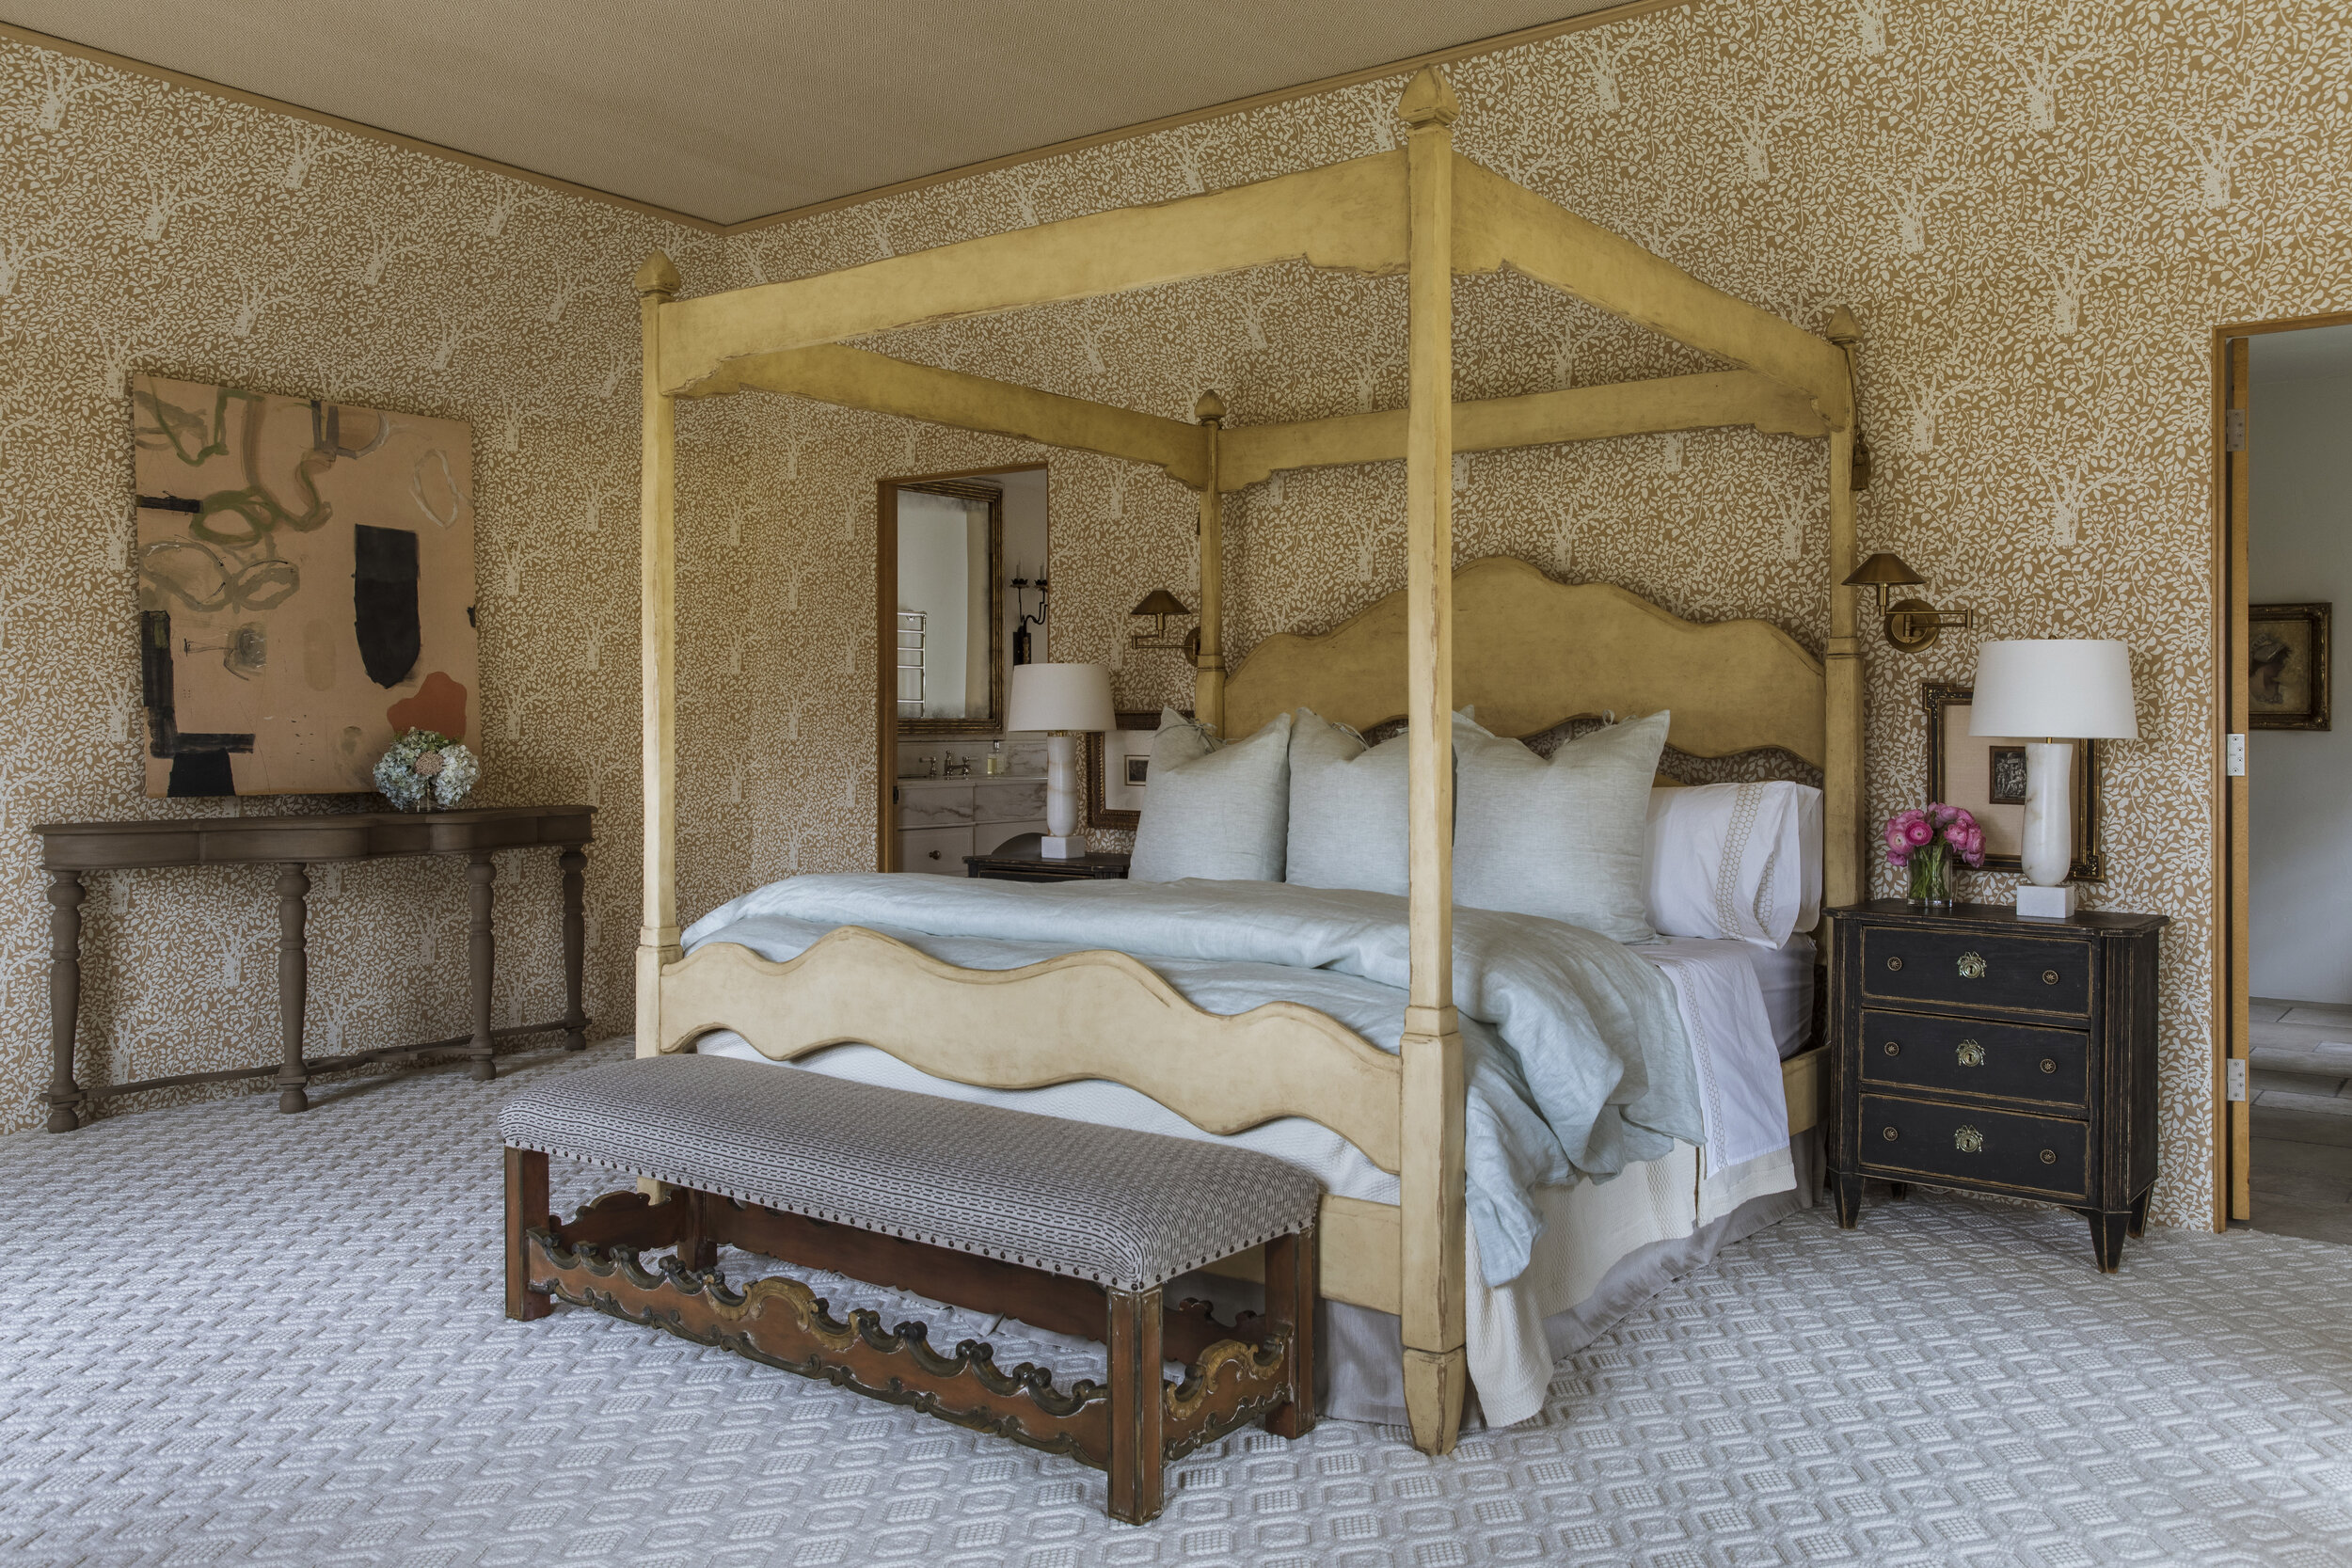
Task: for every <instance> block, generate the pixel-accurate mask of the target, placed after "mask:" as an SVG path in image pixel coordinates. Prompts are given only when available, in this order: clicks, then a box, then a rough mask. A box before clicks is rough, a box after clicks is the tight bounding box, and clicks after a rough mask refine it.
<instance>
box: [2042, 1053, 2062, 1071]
mask: <svg viewBox="0 0 2352 1568" xmlns="http://www.w3.org/2000/svg"><path fill="white" fill-rule="evenodd" d="M2057 1070H2058V1063H2056V1062H2054V1061H2052V1060H2051V1059H2050V1058H2049V1057H2047V1056H2044V1057H2042V1071H2044V1072H2056V1071H2057Z"/></svg>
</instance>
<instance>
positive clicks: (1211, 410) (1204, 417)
mask: <svg viewBox="0 0 2352 1568" xmlns="http://www.w3.org/2000/svg"><path fill="white" fill-rule="evenodd" d="M1192 417H1193V418H1194V419H1196V420H1200V422H1201V423H1202V424H1216V423H1217V422H1219V421H1220V420H1223V419H1224V418H1225V400H1224V399H1223V398H1221V397H1218V396H1217V395H1216V392H1214V391H1208V392H1203V393H1201V394H1200V402H1199V403H1196V404H1193V405H1192Z"/></svg>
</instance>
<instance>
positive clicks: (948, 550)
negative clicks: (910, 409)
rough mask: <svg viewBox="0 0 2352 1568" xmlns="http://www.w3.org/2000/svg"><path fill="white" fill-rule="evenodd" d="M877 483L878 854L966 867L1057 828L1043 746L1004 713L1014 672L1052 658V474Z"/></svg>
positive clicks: (954, 869) (999, 471)
mask: <svg viewBox="0 0 2352 1568" xmlns="http://www.w3.org/2000/svg"><path fill="white" fill-rule="evenodd" d="M876 492H877V511H878V522H879V526H878V527H877V529H876V530H875V538H876V541H877V546H876V550H875V555H876V562H875V567H876V571H875V605H876V608H877V610H878V612H879V615H878V621H877V626H876V639H875V645H876V649H877V653H878V656H879V657H878V659H877V663H876V671H875V675H876V682H877V685H876V706H875V715H876V721H875V729H876V733H877V736H878V737H879V741H878V746H877V768H876V775H875V776H876V778H877V780H878V781H879V787H878V788H877V789H876V791H875V794H876V797H877V810H876V814H875V816H876V824H875V841H874V863H875V866H876V868H877V869H879V870H882V871H928V872H934V873H937V874H940V875H943V876H954V877H961V876H963V875H964V874H965V866H964V857H965V856H967V855H975V854H987V853H990V852H991V851H993V850H994V849H997V848H999V847H1002V845H1003V844H1004V843H1005V841H1006V840H1008V839H1009V838H1013V837H1017V836H1019V835H1020V834H1022V833H1024V832H1037V833H1041V832H1044V831H1045V784H1044V771H1045V769H1044V764H1043V760H1042V759H1043V752H1044V746H1043V742H1042V740H1040V739H1037V738H1036V737H1033V736H1024V737H1020V738H1021V739H1022V740H1025V741H1028V742H1031V743H1030V744H1027V745H1022V744H1016V742H1015V737H1013V736H1008V735H1007V734H1006V731H1005V728H1004V719H1005V711H1006V702H1007V698H1008V695H1009V691H1010V689H1011V684H1012V667H1013V666H1014V665H1015V664H1016V663H1031V662H1042V661H1043V660H1044V659H1045V658H1046V657H1047V654H1046V650H1045V639H1046V635H1047V625H1046V623H1047V619H1048V614H1049V610H1050V603H1049V600H1050V594H1051V592H1052V584H1051V582H1050V580H1049V578H1048V576H1047V568H1046V554H1047V545H1048V530H1047V518H1046V470H1045V468H1044V467H1041V466H1038V465H1025V466H1021V467H1002V468H977V469H970V468H967V469H960V470H958V471H956V472H953V473H944V474H917V475H909V476H906V477H902V478H897V479H885V480H882V481H881V482H880V483H879V484H878V485H877V487H876ZM1030 752H1035V753H1036V756H1035V757H1032V756H1030V754H1029V753H1030ZM1032 762H1034V763H1035V766H1034V767H1031V766H1029V764H1030V763H1032ZM1031 775H1035V778H1034V780H1033V781H1032V780H1031V777H1030V776H1031ZM1032 782H1033V783H1034V786H1035V787H1034V789H1030V788H1028V787H1027V786H1028V785H1029V784H1031V783H1032ZM1031 794H1034V796H1035V797H1036V799H1035V800H1034V801H1032V800H1030V799H1029V796H1030V795H1031ZM1031 806H1034V809H1033V810H1031V809H1029V808H1030V807H1031Z"/></svg>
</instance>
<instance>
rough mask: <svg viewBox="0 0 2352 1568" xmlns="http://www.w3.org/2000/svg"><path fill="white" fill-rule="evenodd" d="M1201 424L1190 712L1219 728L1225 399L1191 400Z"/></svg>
mask: <svg viewBox="0 0 2352 1568" xmlns="http://www.w3.org/2000/svg"><path fill="white" fill-rule="evenodd" d="M1192 413H1193V418H1195V419H1197V420H1200V424H1201V435H1202V437H1203V445H1202V450H1203V451H1205V452H1206V453H1207V455H1208V473H1207V479H1206V481H1205V483H1202V484H1201V486H1200V653H1199V654H1198V655H1197V656H1196V657H1195V658H1194V660H1193V676H1192V716H1193V719H1194V720H1195V721H1198V722H1200V723H1203V724H1207V725H1209V726H1211V727H1212V728H1213V729H1215V730H1216V733H1217V734H1219V735H1223V734H1224V733H1225V512H1224V503H1223V501H1222V500H1221V499H1219V494H1218V491H1217V487H1216V437H1217V432H1218V431H1219V430H1220V429H1221V428H1222V427H1223V425H1224V422H1225V400H1224V399H1223V398H1221V397H1218V396H1217V395H1216V393H1215V392H1203V393H1201V394H1200V402H1199V403H1196V404H1193V405H1192Z"/></svg>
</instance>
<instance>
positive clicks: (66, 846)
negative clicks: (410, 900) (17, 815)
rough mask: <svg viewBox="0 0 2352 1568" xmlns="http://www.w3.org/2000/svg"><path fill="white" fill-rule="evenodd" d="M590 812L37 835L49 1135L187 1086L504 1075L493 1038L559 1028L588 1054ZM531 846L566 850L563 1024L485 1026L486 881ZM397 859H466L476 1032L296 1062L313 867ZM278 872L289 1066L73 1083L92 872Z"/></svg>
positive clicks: (50, 830) (212, 820)
mask: <svg viewBox="0 0 2352 1568" xmlns="http://www.w3.org/2000/svg"><path fill="white" fill-rule="evenodd" d="M595 811H596V807H594V806H500V807H495V808H492V809H490V810H486V811H440V812H414V813H401V812H373V813H367V814H358V815H348V816H345V815H337V816H208V817H199V818H197V819H195V820H190V821H176V822H52V823H48V824H45V825H43V826H41V827H38V828H35V829H34V830H33V832H36V833H39V834H40V838H41V868H42V869H43V870H45V871H47V872H48V873H49V905H50V915H49V1030H50V1034H49V1044H50V1054H51V1071H50V1079H49V1131H51V1132H72V1131H73V1130H74V1129H75V1128H76V1127H79V1126H80V1125H81V1124H82V1121H83V1119H84V1117H85V1115H86V1113H87V1112H88V1111H89V1110H90V1109H92V1108H93V1107H95V1106H96V1104H97V1103H98V1101H101V1100H103V1099H105V1098H107V1097H109V1096H111V1095H118V1094H129V1093H132V1092H133V1091H135V1090H138V1089H160V1088H167V1087H170V1086H172V1085H179V1084H220V1083H226V1082H228V1081H230V1080H231V1079H236V1078H262V1077H266V1076H268V1075H270V1074H272V1073H275V1074H276V1075H277V1078H278V1109H279V1110H280V1111H300V1110H305V1109H307V1108H308V1107H309V1106H310V1096H309V1095H308V1094H307V1093H306V1092H305V1090H304V1085H307V1084H308V1083H309V1082H310V1076H311V1075H312V1074H313V1073H318V1072H326V1071H328V1070H330V1069H336V1068H346V1067H358V1066H359V1065H361V1064H362V1063H366V1062H376V1061H383V1060H385V1059H387V1058H389V1057H394V1056H411V1055H415V1054H417V1053H421V1052H426V1051H446V1050H450V1049H452V1048H455V1047H463V1048H464V1053H465V1055H466V1056H467V1058H468V1059H469V1060H470V1061H471V1062H472V1064H473V1076H474V1077H476V1078H478V1079H483V1080H485V1081H486V1080H488V1079H490V1078H494V1077H496V1076H497V1072H498V1069H497V1068H496V1067H495V1066H493V1065H492V1063H491V1059H490V1053H491V1051H492V1049H493V1047H494V1046H495V1045H496V1043H497V1042H498V1041H499V1040H501V1039H506V1038H509V1037H514V1036H518V1035H545V1034H553V1033H555V1032H557V1031H559V1030H560V1031H562V1032H563V1034H564V1049H565V1050H567V1051H578V1050H580V1049H581V1048H583V1047H584V1046H586V1044H587V1043H588V1037H587V1034H586V1030H587V1027H588V1017H587V1015H586V1014H585V1013H584V1012H582V1011H581V1010H580V959H581V948H582V944H583V939H584V933H585V930H586V920H585V915H584V913H583V911H582V901H581V891H580V873H581V871H582V870H583V869H584V868H585V867H586V866H587V864H588V857H587V855H586V853H585V852H584V851H585V849H586V847H587V846H588V844H589V843H590V842H591V841H592V840H593V838H594V834H593V833H592V832H591V831H590V825H589V817H590V816H591V814H592V813H594V812H595ZM535 845H546V846H548V847H560V848H561V849H562V851H563V854H562V857H561V860H560V863H561V864H562V866H563V868H564V1017H563V1018H561V1019H559V1020H557V1021H556V1022H552V1023H525V1024H517V1025H516V1026H514V1027H512V1028H507V1029H493V1028H491V1027H490V976H491V963H492V958H493V957H494V945H495V944H494V943H493V942H492V940H491V936H490V884H491V883H492V881H493V880H495V879H496V878H497V876H498V868H497V867H496V866H495V865H493V864H492V863H491V861H490V856H491V855H492V853H493V852H495V851H497V850H500V849H519V848H527V847H532V846H535ZM392 855H464V856H465V857H466V858H467V860H468V861H469V866H468V868H467V877H468V880H469V904H470V906H471V911H472V926H471V931H470V936H469V942H468V944H467V955H468V958H469V972H470V978H471V981H472V997H473V1032H472V1033H471V1034H470V1035H460V1036H458V1037H455V1038H453V1039H446V1040H431V1041H428V1042H426V1043H424V1044H421V1045H396V1046H383V1047H379V1048H378V1049H376V1050H373V1051H353V1052H347V1053H344V1054H342V1055H340V1056H325V1057H309V1058H306V1057H305V1056H304V1055H303V1053H302V1019H303V1009H304V1006H305V1003H306V1000H307V997H308V993H309V987H310V962H309V955H308V950H307V948H306V945H305V942H304V937H303V921H304V916H305V913H306V905H307V902H308V898H309V895H310V874H309V871H308V867H310V866H311V865H315V864H318V863H322V862H327V861H361V860H373V859H375V858H377V857H379V856H392ZM256 864H262V865H276V866H278V867H279V870H278V1021H279V1022H278V1027H279V1032H280V1034H281V1035H282V1037H283V1042H284V1045H285V1060H284V1061H283V1063H282V1064H279V1065H278V1066H274V1067H250V1068H229V1069H223V1070H221V1071H218V1072H183V1073H177V1074H174V1075H173V1076H171V1077H168V1078H144V1079H140V1080H138V1081H137V1082H135V1083H130V1084H93V1085H89V1086H87V1087H84V1086H82V1085H77V1084H76V1083H75V1082H74V1079H73V1042H74V1033H75V1029H76V1027H77V1025H78V1023H79V1022H80V1015H81V1003H82V913H81V907H82V898H83V888H82V878H83V876H84V874H85V873H87V872H91V871H133V870H144V869H147V868H150V867H154V866H167V865H256Z"/></svg>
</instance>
